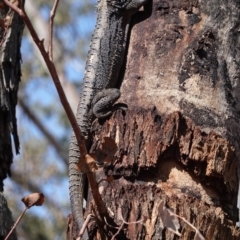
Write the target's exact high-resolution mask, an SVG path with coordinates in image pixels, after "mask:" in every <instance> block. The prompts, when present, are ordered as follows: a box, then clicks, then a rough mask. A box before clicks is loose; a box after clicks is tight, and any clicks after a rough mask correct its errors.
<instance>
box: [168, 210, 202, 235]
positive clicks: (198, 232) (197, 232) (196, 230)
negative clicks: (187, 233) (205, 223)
mask: <svg viewBox="0 0 240 240" xmlns="http://www.w3.org/2000/svg"><path fill="white" fill-rule="evenodd" d="M171 215H173V216H175V217H178V218H180V219H182V220H183V221H184V222H185V223H186V224H188V225H189V226H190V227H192V228H193V229H194V230H195V232H196V234H198V236H199V238H200V237H201V239H205V238H204V236H203V235H202V234H201V233H200V231H199V230H198V229H197V228H196V227H195V226H194V225H192V224H191V223H190V222H188V221H187V220H186V219H185V218H184V217H181V216H180V215H177V214H175V213H171Z"/></svg>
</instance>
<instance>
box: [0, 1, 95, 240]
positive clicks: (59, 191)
mask: <svg viewBox="0 0 240 240" xmlns="http://www.w3.org/2000/svg"><path fill="white" fill-rule="evenodd" d="M53 3H54V1H53V0H52V1H46V0H39V1H26V4H25V9H26V12H27V13H28V15H29V17H30V18H31V20H32V23H33V25H34V27H35V29H36V30H37V32H38V34H39V36H40V37H41V38H43V39H44V40H45V42H46V43H47V42H48V18H49V14H50V10H51V8H52V5H53ZM95 4H96V1H94V0H81V1H74V0H62V1H60V3H59V7H58V10H57V15H56V17H55V27H54V44H53V46H54V62H55V63H56V67H57V70H58V73H59V77H60V79H61V82H62V85H63V87H64V90H65V93H66V95H67V97H68V100H69V102H70V105H71V107H72V109H73V111H74V112H76V108H77V103H78V99H79V93H80V91H81V81H82V78H83V73H84V68H85V59H86V55H87V51H88V48H89V42H90V37H91V34H92V31H93V28H94V25H95V9H94V6H95ZM21 52H22V60H23V64H22V82H21V86H20V90H19V103H18V109H17V118H18V132H19V138H20V143H21V149H20V152H21V154H20V155H18V156H16V155H15V157H14V163H13V165H12V168H11V170H12V177H11V179H10V178H8V179H7V180H5V182H4V183H5V191H4V193H5V196H6V198H7V200H8V204H9V207H10V209H11V210H12V214H13V217H14V219H16V218H17V217H18V215H19V214H20V212H21V211H22V210H23V208H24V205H23V204H22V202H21V198H22V197H23V196H24V195H26V194H29V193H31V192H43V193H44V195H45V204H44V205H43V207H40V208H32V209H31V210H30V211H28V213H27V215H26V216H25V217H24V219H23V221H22V222H21V224H20V225H19V226H18V228H17V232H18V237H19V239H20V240H21V239H25V240H28V239H35V240H38V239H41V240H45V239H64V238H65V230H66V221H67V216H68V214H69V213H70V205H69V196H68V157H67V156H68V145H69V140H70V135H71V131H72V130H71V128H70V126H69V123H68V120H67V118H66V116H65V113H64V111H63V108H62V106H61V104H60V101H59V98H58V95H57V93H56V90H55V88H54V85H53V83H52V80H51V79H50V78H49V74H48V71H47V69H46V66H45V64H44V62H43V60H42V58H41V56H40V53H39V52H38V49H37V48H36V47H35V46H34V44H33V42H32V40H31V37H30V36H29V34H28V31H27V29H25V32H24V36H23V39H22V48H21Z"/></svg>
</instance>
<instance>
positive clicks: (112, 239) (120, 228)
mask: <svg viewBox="0 0 240 240" xmlns="http://www.w3.org/2000/svg"><path fill="white" fill-rule="evenodd" d="M123 226H124V222H122V224H121V226H120V227H119V229H118V231H117V232H116V233H115V234H114V235H113V237H112V238H111V240H114V239H115V237H116V236H117V235H118V234H119V233H120V231H121V230H122V228H123Z"/></svg>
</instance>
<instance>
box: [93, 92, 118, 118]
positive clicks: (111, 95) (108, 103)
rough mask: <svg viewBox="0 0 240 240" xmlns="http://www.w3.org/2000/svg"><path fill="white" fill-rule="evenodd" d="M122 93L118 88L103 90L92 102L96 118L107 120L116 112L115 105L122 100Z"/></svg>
mask: <svg viewBox="0 0 240 240" xmlns="http://www.w3.org/2000/svg"><path fill="white" fill-rule="evenodd" d="M120 96H121V93H120V90H119V89H117V88H108V89H103V90H102V91H100V92H98V93H97V94H96V96H95V97H94V98H93V100H92V104H91V105H92V113H93V114H94V116H95V117H96V118H100V119H101V118H106V117H109V116H110V115H112V113H113V111H114V110H116V108H114V106H113V104H114V103H115V102H116V101H117V100H118V99H119V98H120Z"/></svg>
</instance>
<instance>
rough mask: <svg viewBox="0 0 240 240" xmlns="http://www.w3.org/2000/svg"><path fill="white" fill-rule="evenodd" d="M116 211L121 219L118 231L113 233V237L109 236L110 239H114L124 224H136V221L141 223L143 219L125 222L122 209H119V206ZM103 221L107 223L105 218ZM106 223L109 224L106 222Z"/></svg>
mask: <svg viewBox="0 0 240 240" xmlns="http://www.w3.org/2000/svg"><path fill="white" fill-rule="evenodd" d="M118 213H119V215H120V217H121V219H122V223H121V225H120V227H119V229H118V231H117V232H116V233H115V234H114V235H113V237H112V238H111V240H114V239H115V237H116V236H117V235H118V234H119V233H120V231H121V230H122V229H123V226H124V224H127V225H130V224H138V223H142V221H143V219H141V220H139V221H135V222H126V221H125V220H124V219H123V216H122V209H121V208H119V211H118ZM105 222H106V223H107V221H106V219H105ZM107 225H109V224H108V223H107Z"/></svg>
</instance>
